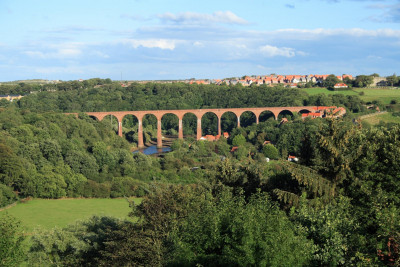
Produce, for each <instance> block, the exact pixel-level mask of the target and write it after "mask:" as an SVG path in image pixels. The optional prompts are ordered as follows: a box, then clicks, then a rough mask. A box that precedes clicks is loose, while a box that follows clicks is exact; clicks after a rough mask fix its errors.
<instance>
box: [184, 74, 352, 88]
mask: <svg viewBox="0 0 400 267" xmlns="http://www.w3.org/2000/svg"><path fill="white" fill-rule="evenodd" d="M328 76H329V75H314V74H310V75H259V76H257V75H253V76H244V77H242V78H229V79H222V80H218V79H216V80H193V79H192V80H186V81H185V82H186V83H189V84H217V85H221V84H227V85H236V84H241V85H243V86H250V85H252V84H257V85H263V84H265V85H277V84H283V85H287V86H289V87H292V86H293V87H297V84H299V83H307V82H313V83H321V82H323V81H324V80H325V79H326V78H327V77H328ZM336 77H337V78H338V79H339V80H340V81H343V80H344V79H345V78H349V79H351V80H353V76H352V75H347V74H344V75H342V76H336Z"/></svg>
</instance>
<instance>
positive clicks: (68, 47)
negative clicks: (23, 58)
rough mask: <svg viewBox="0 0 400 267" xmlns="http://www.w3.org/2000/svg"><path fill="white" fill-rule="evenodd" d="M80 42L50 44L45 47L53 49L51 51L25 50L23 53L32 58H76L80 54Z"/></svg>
mask: <svg viewBox="0 0 400 267" xmlns="http://www.w3.org/2000/svg"><path fill="white" fill-rule="evenodd" d="M81 46H82V44H78V43H71V44H61V45H60V44H57V45H50V46H49V47H47V48H46V50H50V49H52V50H54V51H51V52H42V51H37V50H35V51H31V50H27V51H24V52H23V53H24V54H25V55H28V56H30V57H33V58H40V59H68V58H77V57H79V56H81V55H82V49H81Z"/></svg>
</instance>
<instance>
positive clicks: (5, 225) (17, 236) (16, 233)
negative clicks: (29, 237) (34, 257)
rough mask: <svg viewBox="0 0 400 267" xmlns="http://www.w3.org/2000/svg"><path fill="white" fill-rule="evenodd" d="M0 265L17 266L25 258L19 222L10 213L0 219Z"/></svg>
mask: <svg viewBox="0 0 400 267" xmlns="http://www.w3.org/2000/svg"><path fill="white" fill-rule="evenodd" d="M0 236H1V238H0V266H19V264H20V263H22V262H23V261H24V259H25V253H24V250H23V245H22V243H23V241H24V236H23V234H22V232H21V226H20V222H19V221H17V220H16V219H15V218H14V217H12V216H11V215H8V214H6V215H4V216H2V217H1V220H0Z"/></svg>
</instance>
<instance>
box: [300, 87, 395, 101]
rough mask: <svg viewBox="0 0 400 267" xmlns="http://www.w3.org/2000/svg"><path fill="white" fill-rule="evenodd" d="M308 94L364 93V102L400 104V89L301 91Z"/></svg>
mask: <svg viewBox="0 0 400 267" xmlns="http://www.w3.org/2000/svg"><path fill="white" fill-rule="evenodd" d="M301 90H304V91H305V92H307V93H308V94H309V95H316V94H321V93H324V94H327V95H333V94H343V95H359V94H360V93H361V92H364V95H359V96H360V98H361V99H362V100H364V101H365V102H372V101H373V100H379V101H381V102H382V103H383V104H386V105H388V104H390V101H392V100H396V101H397V102H400V89H398V88H394V89H388V88H385V89H380V88H361V89H358V88H357V89H353V90H348V91H330V90H328V89H326V88H318V87H316V88H307V89H301Z"/></svg>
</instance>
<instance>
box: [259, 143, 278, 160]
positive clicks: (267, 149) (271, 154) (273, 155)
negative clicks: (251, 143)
mask: <svg viewBox="0 0 400 267" xmlns="http://www.w3.org/2000/svg"><path fill="white" fill-rule="evenodd" d="M262 151H263V153H264V155H265V156H266V157H267V158H270V159H279V152H278V149H276V147H275V146H274V145H271V144H267V145H265V146H264V147H263V149H262Z"/></svg>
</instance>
